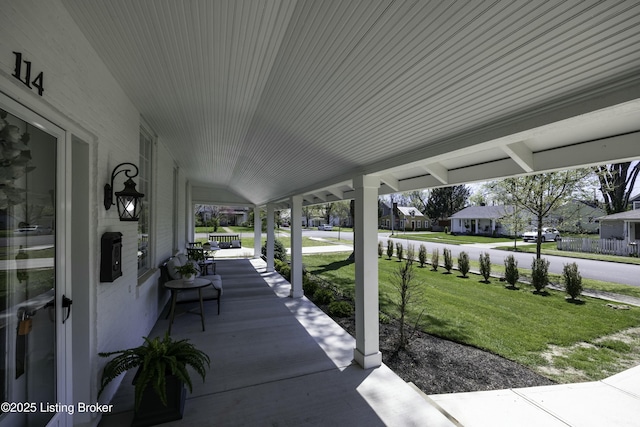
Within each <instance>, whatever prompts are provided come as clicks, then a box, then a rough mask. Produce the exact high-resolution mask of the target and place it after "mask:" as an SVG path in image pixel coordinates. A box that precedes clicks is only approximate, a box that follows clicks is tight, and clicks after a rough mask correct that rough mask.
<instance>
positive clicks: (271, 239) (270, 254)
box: [267, 204, 276, 272]
mask: <svg viewBox="0 0 640 427" xmlns="http://www.w3.org/2000/svg"><path fill="white" fill-rule="evenodd" d="M273 210H274V209H273V205H272V204H267V271H269V272H271V271H274V268H273V258H274V251H273V247H274V244H275V239H276V236H275V233H274V231H273V226H274V220H273Z"/></svg>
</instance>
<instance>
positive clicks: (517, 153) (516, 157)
mask: <svg viewBox="0 0 640 427" xmlns="http://www.w3.org/2000/svg"><path fill="white" fill-rule="evenodd" d="M502 150H503V151H504V152H505V153H507V155H509V157H511V158H512V159H513V161H514V162H516V163H517V164H518V166H520V167H521V168H522V170H523V171H525V172H533V171H534V170H535V167H534V162H533V152H532V151H531V150H530V149H529V147H527V145H526V144H525V143H524V142H523V141H519V142H514V143H513V144H507V145H505V146H503V147H502Z"/></svg>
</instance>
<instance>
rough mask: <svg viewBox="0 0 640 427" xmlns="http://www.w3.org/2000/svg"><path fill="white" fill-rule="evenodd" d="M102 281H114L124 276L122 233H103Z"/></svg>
mask: <svg viewBox="0 0 640 427" xmlns="http://www.w3.org/2000/svg"><path fill="white" fill-rule="evenodd" d="M101 250H102V255H101V259H100V281H101V282H113V281H114V280H116V279H117V278H118V277H120V276H122V262H121V257H122V233H118V232H107V233H104V234H103V235H102V242H101Z"/></svg>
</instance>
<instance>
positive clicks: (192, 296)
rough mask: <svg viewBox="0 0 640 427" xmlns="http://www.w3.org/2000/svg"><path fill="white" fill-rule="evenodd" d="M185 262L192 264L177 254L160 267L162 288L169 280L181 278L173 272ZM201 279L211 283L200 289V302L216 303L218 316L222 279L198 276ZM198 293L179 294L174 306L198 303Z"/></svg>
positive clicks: (185, 257)
mask: <svg viewBox="0 0 640 427" xmlns="http://www.w3.org/2000/svg"><path fill="white" fill-rule="evenodd" d="M187 262H192V261H190V260H188V259H187V256H186V255H184V254H178V255H176V256H174V257H171V258H169V259H168V260H166V261H165V262H163V263H162V265H161V266H160V281H161V284H162V285H163V286H164V284H165V283H167V282H168V281H169V280H178V279H181V278H182V276H181V275H180V273H178V272H177V271H175V268H176V267H178V266H181V265H184V264H185V263H187ZM195 264H196V270H198V271H200V266H199V265H197V263H195ZM198 277H201V278H203V279H207V280H210V281H211V286H207V287H205V288H203V289H202V300H203V301H212V300H217V301H218V314H220V300H221V299H222V278H221V277H220V275H218V274H208V275H203V276H201V275H198ZM199 301H200V300H199V299H198V293H197V292H179V293H178V296H177V300H176V304H184V303H189V302H199Z"/></svg>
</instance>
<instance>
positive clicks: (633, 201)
mask: <svg viewBox="0 0 640 427" xmlns="http://www.w3.org/2000/svg"><path fill="white" fill-rule="evenodd" d="M629 208H630V209H640V193H638V194H636V195H635V196H633V197H630V198H629Z"/></svg>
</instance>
